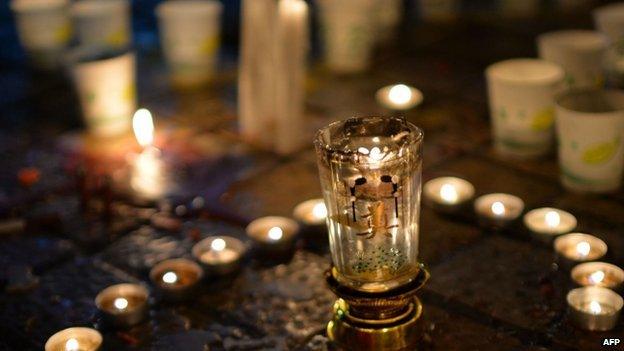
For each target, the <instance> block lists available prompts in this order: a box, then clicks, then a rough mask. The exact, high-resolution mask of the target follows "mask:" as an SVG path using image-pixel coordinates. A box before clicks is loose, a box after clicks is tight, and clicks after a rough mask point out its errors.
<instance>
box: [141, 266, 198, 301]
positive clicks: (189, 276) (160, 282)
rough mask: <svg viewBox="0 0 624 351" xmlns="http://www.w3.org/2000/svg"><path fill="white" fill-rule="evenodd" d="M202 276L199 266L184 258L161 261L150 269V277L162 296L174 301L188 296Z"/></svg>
mask: <svg viewBox="0 0 624 351" xmlns="http://www.w3.org/2000/svg"><path fill="white" fill-rule="evenodd" d="M203 276H204V272H203V271H202V269H201V267H200V266H199V265H198V264H197V263H195V262H193V261H191V260H187V259H185V258H175V259H169V260H165V261H162V262H160V263H158V264H156V265H155V266H154V267H153V268H152V270H151V271H150V279H151V281H152V283H153V284H154V286H155V287H156V288H157V289H158V291H159V292H160V293H161V295H162V297H163V298H165V299H167V300H176V301H179V300H183V299H186V298H188V297H190V296H191V295H192V294H193V293H194V292H195V288H196V286H197V285H198V283H199V282H200V281H201V279H202V278H203Z"/></svg>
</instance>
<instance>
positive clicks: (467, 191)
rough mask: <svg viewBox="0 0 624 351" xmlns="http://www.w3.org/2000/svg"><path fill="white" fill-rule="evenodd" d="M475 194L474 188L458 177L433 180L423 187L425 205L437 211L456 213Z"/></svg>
mask: <svg viewBox="0 0 624 351" xmlns="http://www.w3.org/2000/svg"><path fill="white" fill-rule="evenodd" d="M474 193H475V188H474V186H473V185H472V184H471V183H470V182H468V181H467V180H464V179H461V178H457V177H439V178H434V179H431V180H430V181H428V182H426V183H425V185H424V186H423V195H424V198H425V203H426V204H427V205H429V206H431V207H432V208H434V209H436V210H440V211H443V212H456V211H458V210H459V209H461V208H462V207H463V206H464V205H465V204H467V203H468V202H469V201H470V200H471V199H472V198H473V197H474Z"/></svg>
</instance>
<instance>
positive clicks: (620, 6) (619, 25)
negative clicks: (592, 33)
mask: <svg viewBox="0 0 624 351" xmlns="http://www.w3.org/2000/svg"><path fill="white" fill-rule="evenodd" d="M592 15H593V17H594V25H595V26H596V28H597V29H598V30H599V31H601V32H603V33H604V34H606V35H607V36H608V37H609V39H611V41H612V42H616V41H619V40H622V39H624V2H617V3H613V4H609V5H605V6H601V7H598V8H596V9H595V10H594V11H592Z"/></svg>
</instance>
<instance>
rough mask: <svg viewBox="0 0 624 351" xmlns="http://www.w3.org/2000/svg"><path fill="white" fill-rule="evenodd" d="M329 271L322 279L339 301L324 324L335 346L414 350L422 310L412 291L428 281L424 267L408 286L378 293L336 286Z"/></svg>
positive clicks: (419, 334) (373, 350)
mask: <svg viewBox="0 0 624 351" xmlns="http://www.w3.org/2000/svg"><path fill="white" fill-rule="evenodd" d="M333 271H334V270H333V269H330V270H328V271H327V272H326V280H327V283H328V285H329V287H330V289H331V290H332V291H333V292H334V293H335V294H336V295H338V297H339V299H338V300H337V301H336V303H335V304H334V318H333V319H332V320H331V321H330V322H329V323H328V324H327V335H328V337H329V339H330V340H331V341H332V342H333V343H334V344H335V345H336V346H337V347H339V348H340V349H343V350H358V351H377V350H388V351H403V350H410V351H415V350H418V347H417V344H418V342H419V341H420V339H421V337H422V335H423V331H422V326H423V323H422V321H421V317H422V309H423V308H422V304H421V302H420V300H419V299H418V298H417V297H416V292H417V291H418V290H419V289H420V288H421V287H422V286H423V285H424V284H425V282H426V281H427V280H428V279H429V273H428V272H427V271H426V270H425V269H424V268H421V269H420V271H419V272H418V275H417V276H416V278H415V279H414V280H413V281H411V282H410V283H408V284H405V285H403V286H401V287H398V288H396V289H393V290H389V291H384V292H379V293H368V292H362V291H358V290H355V289H352V288H349V287H346V286H344V285H340V283H338V281H337V280H336V278H335V276H334V273H333Z"/></svg>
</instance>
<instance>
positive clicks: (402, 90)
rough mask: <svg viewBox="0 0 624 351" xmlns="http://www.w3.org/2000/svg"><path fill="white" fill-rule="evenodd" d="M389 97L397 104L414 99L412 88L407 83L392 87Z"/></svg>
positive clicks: (403, 103)
mask: <svg viewBox="0 0 624 351" xmlns="http://www.w3.org/2000/svg"><path fill="white" fill-rule="evenodd" d="M388 99H389V100H390V101H392V102H393V103H395V104H397V105H405V104H407V103H408V102H409V101H410V100H411V99H412V90H411V89H410V88H409V87H408V86H407V85H405V84H397V85H395V86H393V87H392V88H390V91H389V92H388Z"/></svg>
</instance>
